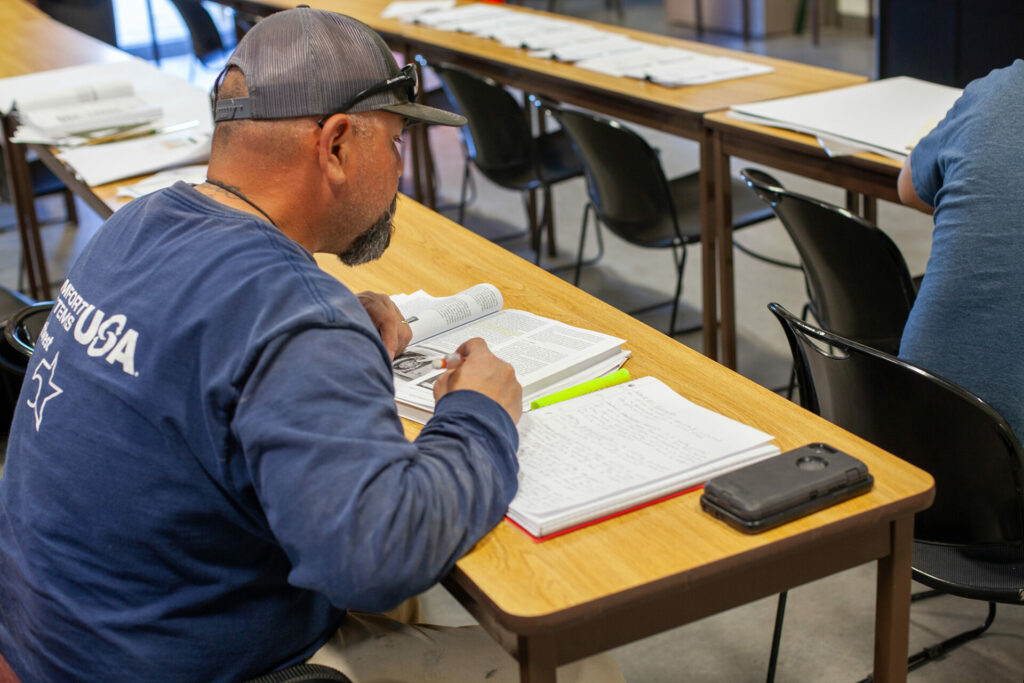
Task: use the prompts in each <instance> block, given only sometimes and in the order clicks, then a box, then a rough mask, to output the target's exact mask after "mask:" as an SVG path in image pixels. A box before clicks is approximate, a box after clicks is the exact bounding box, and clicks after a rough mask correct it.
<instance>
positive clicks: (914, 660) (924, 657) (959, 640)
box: [859, 591, 996, 683]
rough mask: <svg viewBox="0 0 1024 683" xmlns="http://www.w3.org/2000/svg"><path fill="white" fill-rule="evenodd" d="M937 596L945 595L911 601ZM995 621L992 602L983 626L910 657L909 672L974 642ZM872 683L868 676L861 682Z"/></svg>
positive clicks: (925, 594)
mask: <svg viewBox="0 0 1024 683" xmlns="http://www.w3.org/2000/svg"><path fill="white" fill-rule="evenodd" d="M935 594H938V595H945V594H944V593H942V592H939V591H925V592H923V593H919V594H918V595H916V596H913V595H912V596H911V600H921V599H924V598H930V597H933V595H935ZM995 620H996V603H994V602H990V603H988V615H987V616H986V617H985V622H984V623H983V624H982V625H981V626H977V627H975V628H972V629H968V630H966V631H964V632H963V633H958V634H957V635H955V636H953V637H951V638H946V639H945V640H943V641H942V642H941V643H936V644H935V645H932V646H931V647H926V648H924V649H923V650H921V651H920V652H918V653H916V654H913V655H910V657H909V658H908V659H907V671H913V670H914V669H919V668H921V667H922V666H924V665H925V664H927V663H928V662H930V661H932V660H935V659H938V658H939V657H942V656H943V655H945V654H947V653H948V652H949V651H950V650H952V649H954V648H957V647H960V646H961V645H963V644H964V643H966V642H969V641H972V640H974V639H975V638H977V637H978V636H980V635H981V634H982V633H984V632H985V631H987V630H988V627H989V626H991V625H992V622H994V621H995ZM872 681H874V675H873V674H868V675H867V676H866V677H865V678H863V679H862V680H860V681H859V683H871V682H872Z"/></svg>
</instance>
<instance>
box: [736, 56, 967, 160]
mask: <svg viewBox="0 0 1024 683" xmlns="http://www.w3.org/2000/svg"><path fill="white" fill-rule="evenodd" d="M962 93H963V91H962V90H960V89H959V88H951V87H949V86H945V85H938V84H936V83H929V82H928V81H921V80H918V79H916V78H909V77H907V76H900V77H897V78H886V79H883V80H880V81H874V82H871V83H865V84H864V85H854V86H851V87H848V88H839V89H837V90H826V91H825V92H820V93H813V94H811V95H799V96H797V97H785V98H782V99H778V100H769V101H767V102H756V103H754V104H744V105H739V106H735V107H733V108H732V110H731V112H730V114H729V115H730V116H732V117H734V118H738V119H740V120H743V121H751V122H754V123H761V124H764V125H769V126H775V127H778V128H786V129H789V130H795V131H798V132H801V133H808V134H810V135H814V136H817V138H818V140H819V142H820V143H821V145H822V146H823V147H824V148H825V149H826V151H828V152H829V154H830V155H833V156H836V155H840V154H855V153H858V152H875V153H877V154H881V155H882V156H886V157H889V158H891V159H897V160H902V159H904V158H906V156H907V154H909V153H910V150H911V149H913V147H914V145H916V144H917V142H918V140H920V139H921V138H922V137H924V136H925V135H926V134H927V133H928V131H930V130H931V129H932V128H934V127H935V126H936V124H938V123H939V121H941V120H942V118H943V117H944V116H945V115H946V112H947V111H948V110H949V108H950V107H951V106H953V103H954V102H956V100H957V99H958V98H959V97H960V95H961V94H962Z"/></svg>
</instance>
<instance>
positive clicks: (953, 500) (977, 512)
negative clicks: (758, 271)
mask: <svg viewBox="0 0 1024 683" xmlns="http://www.w3.org/2000/svg"><path fill="white" fill-rule="evenodd" d="M768 308H769V309H770V310H771V312H772V313H774V314H775V316H776V317H777V318H778V319H779V322H780V323H782V326H783V328H784V329H785V331H786V337H787V338H788V340H789V344H790V348H791V350H792V352H793V359H794V362H795V364H796V369H797V376H798V378H799V383H800V393H801V399H802V400H801V402H802V404H803V405H804V407H805V408H807V409H809V410H811V411H813V412H816V413H818V414H819V415H821V416H822V417H824V418H825V419H827V420H829V421H830V422H832V423H834V424H837V425H839V426H840V427H842V428H844V429H847V430H849V431H851V432H853V433H854V434H856V435H858V436H860V437H862V438H864V439H867V440H868V441H870V442H871V443H873V444H876V445H878V446H880V447H881V448H884V449H885V450H887V451H889V452H890V453H893V454H894V455H896V456H898V457H900V458H902V459H904V460H906V461H908V462H910V463H912V464H914V465H916V466H917V467H920V468H921V469H923V470H925V471H926V472H928V473H929V474H931V475H932V476H933V477H934V478H935V492H936V493H935V502H934V504H933V505H932V507H931V508H929V509H928V510H925V511H923V512H920V513H918V515H917V517H916V518H915V521H914V538H915V539H917V540H921V541H929V542H935V543H950V544H963V545H972V546H981V547H983V546H985V545H996V544H1006V543H1020V542H1021V541H1022V540H1024V473H1022V470H1024V454H1022V452H1021V445H1020V442H1019V441H1018V439H1017V437H1016V435H1015V434H1014V433H1013V430H1012V429H1011V428H1010V425H1009V424H1008V423H1007V422H1006V420H1005V419H1004V418H1003V417H1002V416H1001V415H999V413H998V412H996V411H995V410H994V409H993V408H992V407H991V406H989V405H988V404H987V403H985V402H984V401H982V400H981V399H980V398H978V397H977V396H975V395H974V394H972V393H970V392H969V391H967V390H966V389H964V388H962V387H960V386H959V385H957V384H954V383H953V382H950V381H948V380H945V379H943V378H941V377H939V376H937V375H934V374H932V373H930V372H927V371H926V370H923V369H921V368H919V367H917V366H914V365H911V364H910V363H907V362H905V361H902V360H900V359H899V358H896V357H894V356H891V355H889V354H886V353H883V352H881V351H878V350H876V349H873V348H871V347H869V346H865V345H863V344H858V343H856V342H854V341H851V340H849V339H844V338H843V337H840V336H838V335H835V334H830V333H828V332H825V331H823V330H820V329H818V328H816V327H813V326H811V325H809V324H807V323H805V322H803V321H801V320H800V319H799V318H797V317H795V316H794V315H792V314H791V313H789V311H787V310H786V309H785V308H783V307H782V306H780V305H779V304H774V303H773V304H771V305H769V307H768Z"/></svg>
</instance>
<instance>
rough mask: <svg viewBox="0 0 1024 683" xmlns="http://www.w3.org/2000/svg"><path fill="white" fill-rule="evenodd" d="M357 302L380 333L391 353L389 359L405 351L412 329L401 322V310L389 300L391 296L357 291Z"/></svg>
mask: <svg viewBox="0 0 1024 683" xmlns="http://www.w3.org/2000/svg"><path fill="white" fill-rule="evenodd" d="M356 297H357V298H358V299H359V303H361V304H362V305H363V308H365V309H366V312H367V313H368V314H369V315H370V320H372V321H373V324H374V326H375V327H376V328H377V332H379V333H380V338H381V341H383V342H384V346H385V347H386V348H387V350H388V353H389V354H391V360H394V359H395V356H397V355H398V354H400V353H401V352H402V351H405V347H406V346H407V345H408V344H409V340H410V339H412V330H410V329H409V326H408V325H407V324H405V323H404V322H402V312H401V311H399V310H398V306H396V305H395V302H394V301H392V300H391V297H389V296H385V295H384V294H378V293H376V292H359V293H358V294H356Z"/></svg>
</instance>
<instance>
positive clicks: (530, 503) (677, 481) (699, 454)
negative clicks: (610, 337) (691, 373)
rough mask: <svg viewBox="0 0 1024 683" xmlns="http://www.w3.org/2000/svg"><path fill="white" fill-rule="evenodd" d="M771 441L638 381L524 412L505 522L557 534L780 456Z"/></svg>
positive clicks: (658, 385)
mask: <svg viewBox="0 0 1024 683" xmlns="http://www.w3.org/2000/svg"><path fill="white" fill-rule="evenodd" d="M773 438H774V437H772V436H770V435H768V434H765V433H764V432H761V431H758V430H757V429H754V428H753V427H749V426H747V425H744V424H742V423H740V422H737V421H736V420H733V419H730V418H728V417H725V416H724V415H720V414H718V413H716V412H714V411H712V410H708V409H706V408H702V407H700V406H698V405H696V404H694V403H691V402H690V401H688V400H686V399H685V398H683V397H682V396H680V395H679V394H677V393H676V392H674V391H673V390H672V389H670V388H669V387H668V386H666V385H665V384H664V383H663V382H661V381H660V380H658V379H656V378H654V377H642V378H640V379H635V380H632V381H630V382H627V383H625V384H620V385H617V386H613V387H609V388H607V389H602V390H600V391H597V392H594V393H591V394H585V395H583V396H580V397H577V398H574V399H571V400H569V401H564V402H561V403H555V404H553V405H550V406H547V407H545V408H539V409H537V410H533V411H531V412H529V413H524V414H523V417H522V418H521V419H520V421H519V454H518V456H519V491H518V492H517V493H516V496H515V498H514V499H513V500H512V503H511V504H510V505H509V509H508V517H509V519H511V520H512V521H513V522H515V523H516V524H517V525H519V526H520V527H521V528H522V529H524V530H525V531H527V532H528V533H529V534H530V535H532V536H534V537H537V538H540V537H544V536H549V535H551V534H558V533H559V532H564V531H566V530H569V529H572V528H575V527H578V526H581V525H585V524H587V523H589V522H592V521H595V520H600V519H603V518H605V517H608V516H610V515H613V514H615V513H619V512H622V511H625V510H629V509H631V508H635V507H637V506H640V505H643V504H645V503H650V502H652V501H657V500H659V499H662V498H665V497H666V496H669V495H671V494H674V493H679V492H683V491H685V490H687V489H690V488H692V487H694V486H698V485H700V484H703V483H704V482H705V481H707V480H708V479H710V478H712V477H715V476H718V475H720V474H724V473H725V472H730V471H732V470H734V469H737V468H739V467H742V466H744V465H747V464H750V463H753V462H757V461H759V460H763V459H765V458H768V457H770V456H772V455H776V454H778V452H779V448H778V447H777V446H775V445H774V444H772V443H770V442H771V441H772V439H773Z"/></svg>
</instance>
